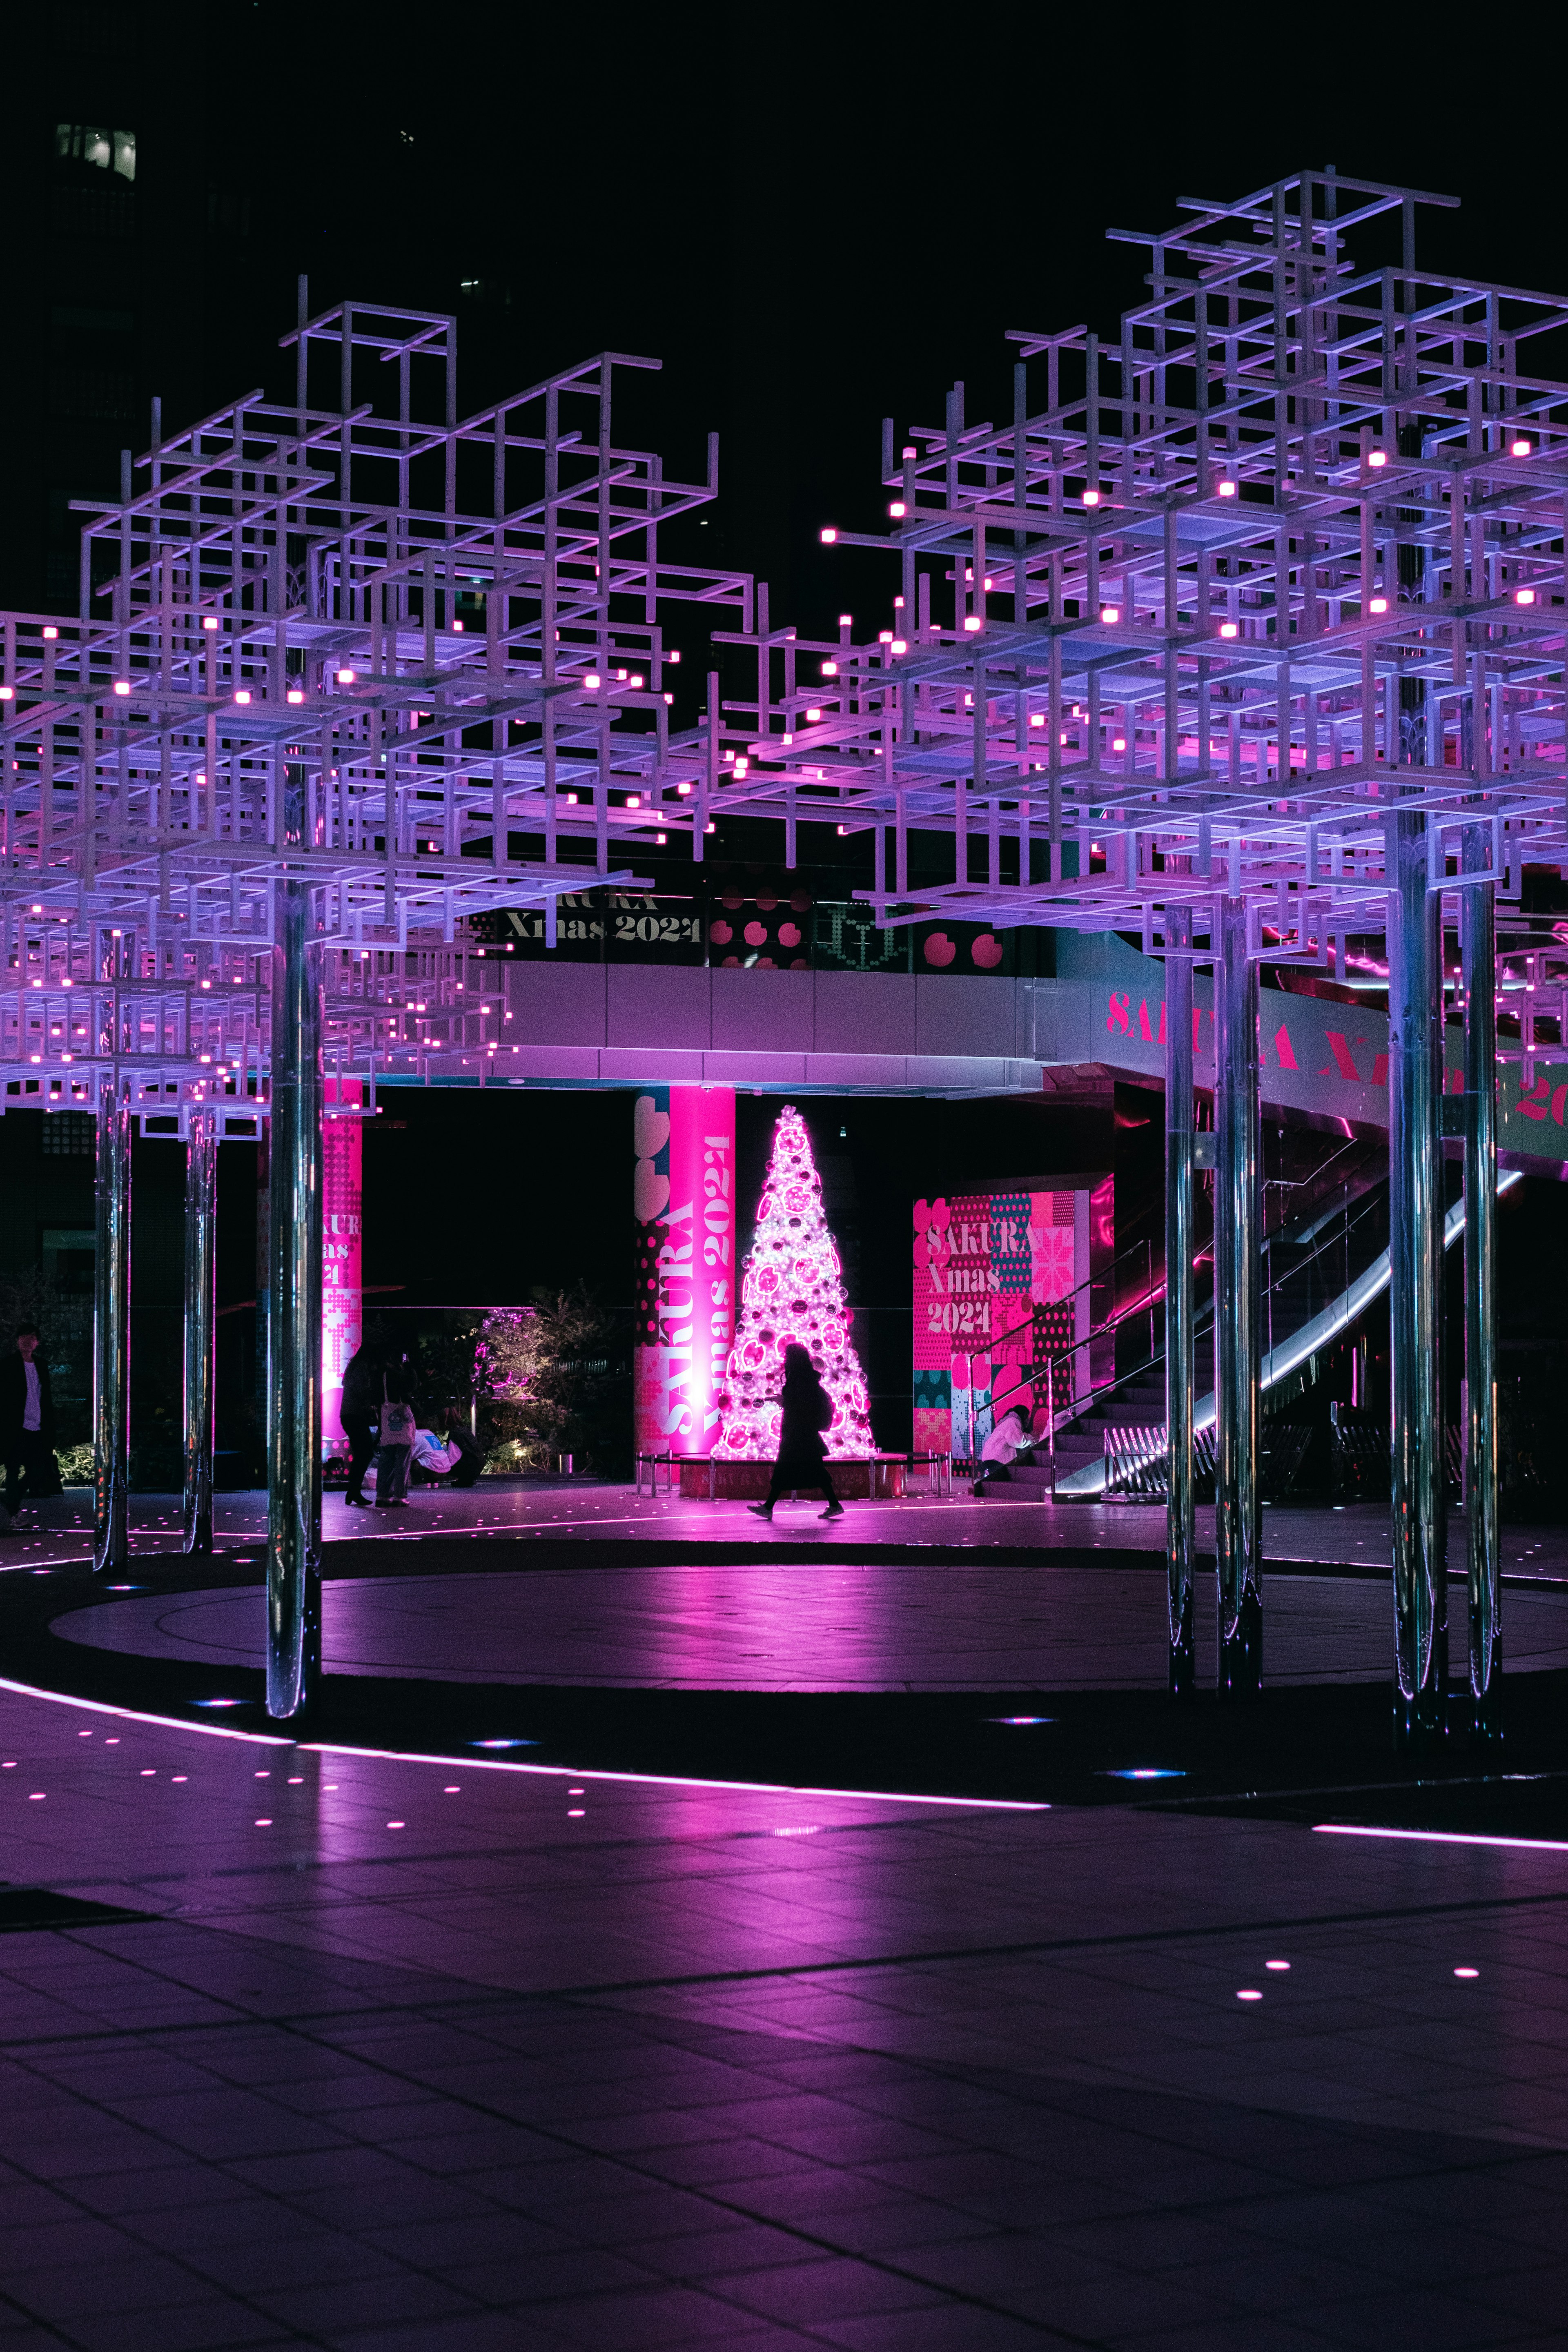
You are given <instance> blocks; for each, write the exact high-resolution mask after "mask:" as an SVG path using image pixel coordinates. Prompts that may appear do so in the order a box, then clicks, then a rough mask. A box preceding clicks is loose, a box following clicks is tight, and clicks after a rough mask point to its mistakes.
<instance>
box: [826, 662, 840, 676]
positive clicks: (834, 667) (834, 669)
mask: <svg viewBox="0 0 1568 2352" xmlns="http://www.w3.org/2000/svg"><path fill="white" fill-rule="evenodd" d="M822 675H823V677H837V675H838V664H837V662H824V663H823V665H822Z"/></svg>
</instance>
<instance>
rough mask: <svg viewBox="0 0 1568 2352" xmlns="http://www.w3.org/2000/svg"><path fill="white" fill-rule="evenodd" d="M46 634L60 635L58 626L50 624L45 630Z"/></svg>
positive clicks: (49, 635)
mask: <svg viewBox="0 0 1568 2352" xmlns="http://www.w3.org/2000/svg"><path fill="white" fill-rule="evenodd" d="M44 635H45V636H46V637H58V635H59V631H58V629H57V628H55V627H53V626H50V627H49V628H47V629H46V630H45V631H44Z"/></svg>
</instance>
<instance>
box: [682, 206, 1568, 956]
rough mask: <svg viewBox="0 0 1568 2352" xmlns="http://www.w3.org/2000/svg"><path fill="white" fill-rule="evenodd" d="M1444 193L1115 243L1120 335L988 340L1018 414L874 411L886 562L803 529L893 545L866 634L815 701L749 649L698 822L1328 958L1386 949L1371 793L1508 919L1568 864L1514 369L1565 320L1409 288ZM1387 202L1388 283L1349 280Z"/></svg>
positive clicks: (1470, 294) (1537, 474)
mask: <svg viewBox="0 0 1568 2352" xmlns="http://www.w3.org/2000/svg"><path fill="white" fill-rule="evenodd" d="M1453 201H1454V200H1452V199H1448V198H1445V197H1440V196H1428V195H1425V194H1417V193H1415V192H1412V191H1407V190H1403V189H1395V188H1389V187H1384V186H1380V185H1376V184H1371V183H1368V182H1364V181H1349V180H1344V179H1341V178H1339V177H1337V176H1336V175H1335V174H1334V173H1331V172H1323V173H1300V174H1298V175H1296V176H1294V177H1291V178H1289V179H1285V180H1281V181H1279V183H1277V184H1275V185H1274V186H1272V187H1268V188H1265V189H1262V190H1259V191H1258V192H1256V193H1255V194H1250V195H1248V196H1246V197H1243V198H1241V199H1240V200H1239V201H1237V202H1236V203H1234V204H1211V203H1207V202H1201V201H1198V200H1195V199H1194V200H1187V201H1185V202H1184V204H1183V206H1182V210H1183V213H1184V219H1183V220H1182V222H1181V223H1180V224H1179V225H1178V226H1176V227H1174V228H1173V229H1171V230H1168V231H1166V232H1164V233H1163V234H1161V235H1150V236H1132V235H1131V233H1126V235H1127V237H1128V241H1131V242H1134V243H1138V244H1142V245H1145V246H1146V247H1148V249H1149V255H1150V268H1149V274H1148V279H1147V283H1148V285H1149V288H1150V294H1149V299H1147V300H1145V301H1143V302H1142V303H1141V304H1139V305H1138V306H1137V307H1136V308H1135V309H1133V310H1129V311H1128V312H1126V313H1125V314H1124V316H1123V319H1122V322H1121V336H1120V339H1119V341H1116V342H1115V343H1108V342H1103V341H1100V339H1099V338H1098V337H1097V336H1095V335H1093V334H1091V333H1089V331H1087V330H1085V329H1084V328H1081V327H1079V328H1071V329H1068V330H1067V331H1063V332H1060V333H1056V334H1034V333H1026V332H1018V333H1016V335H1015V336H1014V338H1013V340H1014V341H1016V344H1017V346H1018V352H1019V356H1018V359H1017V362H1016V366H1015V370H1014V382H1015V411H1014V416H1013V419H1012V422H1011V423H1010V424H1006V425H994V424H982V425H967V424H966V423H965V419H964V414H963V386H962V384H960V385H957V386H955V387H954V389H953V392H952V394H951V395H950V397H949V399H948V403H947V414H946V416H945V418H944V420H943V423H942V425H941V427H940V428H939V427H936V426H934V425H933V426H918V425H917V426H911V427H910V428H909V429H908V431H907V433H906V435H905V436H904V437H903V438H902V439H900V436H898V435H897V434H896V432H895V430H894V425H893V421H892V420H891V419H889V420H888V421H887V423H886V425H885V426H884V452H883V486H884V488H885V489H886V491H887V493H888V494H889V496H888V509H889V524H890V529H889V533H888V535H887V536H886V537H885V538H874V537H870V536H868V535H866V534H863V533H857V532H853V531H849V530H840V529H837V528H836V527H834V526H832V525H829V526H827V527H826V528H825V529H824V530H823V531H822V534H821V535H822V538H823V540H824V541H825V542H827V543H830V544H831V543H837V544H839V545H854V546H857V547H879V548H883V549H885V550H887V551H889V552H891V553H892V554H893V555H894V556H895V558H896V559H897V561H898V562H899V565H900V576H899V583H898V586H899V593H897V595H896V596H895V599H894V605H893V610H892V611H891V613H890V614H889V616H888V619H889V625H888V626H886V627H884V628H882V629H880V630H879V632H878V633H877V636H876V639H875V641H874V642H873V641H869V640H867V641H863V642H859V643H856V642H853V641H852V637H851V632H850V630H849V628H848V627H847V626H846V629H845V631H844V639H845V641H844V643H843V645H842V646H837V647H831V648H828V649H827V650H826V657H825V658H824V659H823V661H822V662H821V664H820V677H819V679H818V680H817V681H814V683H813V688H812V690H811V693H810V696H809V698H806V697H803V696H801V695H799V694H793V693H791V692H790V691H789V690H788V687H787V685H786V690H785V693H784V698H783V699H782V700H776V699H773V698H772V697H771V695H770V693H769V692H768V689H767V687H766V683H765V679H764V677H763V670H764V668H765V666H766V664H767V663H768V662H769V661H770V660H771V658H772V656H771V655H770V654H768V653H766V652H765V651H764V650H763V637H762V635H760V634H759V635H756V636H755V637H753V639H752V640H751V642H753V643H755V644H756V645H757V646H758V652H759V683H758V691H757V702H756V704H755V705H754V706H752V707H750V708H747V707H744V706H742V708H743V709H746V715H747V716H751V715H752V713H753V711H754V714H755V716H756V719H757V725H756V728H755V730H754V733H753V736H752V740H750V741H749V742H748V744H747V745H746V747H745V751H744V753H743V755H742V758H734V759H731V757H730V755H728V754H726V756H725V762H724V765H725V770H726V779H725V782H726V789H725V791H724V794H723V805H724V806H725V807H727V808H728V807H732V806H737V805H740V804H742V803H743V804H745V805H746V806H748V807H749V808H750V809H752V811H756V812H761V811H764V810H772V811H773V813H774V814H780V815H783V816H784V818H785V821H786V822H787V821H788V817H789V815H790V814H791V813H792V812H793V809H794V808H795V806H798V805H800V796H801V795H803V794H809V795H810V796H811V798H812V799H813V800H814V801H816V802H823V801H828V802H832V803H837V809H836V814H837V816H838V820H839V822H840V823H841V824H845V823H847V824H855V825H875V826H876V827H877V828H878V830H879V841H878V865H877V875H878V884H877V887H876V888H875V889H874V890H873V891H871V892H869V893H867V894H864V895H867V896H868V897H870V898H872V900H873V901H874V903H875V904H876V906H877V907H878V908H879V915H880V916H881V917H882V919H889V920H897V919H899V917H900V910H901V908H904V907H906V906H907V905H908V903H909V900H910V869H909V855H908V847H909V836H910V833H911V832H926V833H931V832H937V833H941V834H943V835H947V836H948V837H949V838H950V839H951V841H952V858H951V865H950V867H949V872H950V877H951V878H949V879H947V880H946V881H944V882H942V883H940V884H939V885H938V886H936V887H931V885H930V883H929V882H928V880H927V878H926V877H925V875H924V874H923V873H922V874H921V876H920V877H919V878H918V884H917V887H918V896H919V901H920V904H921V908H922V909H932V908H941V909H942V910H943V911H946V912H949V913H952V915H954V916H958V917H968V918H971V919H976V920H982V921H984V922H986V923H991V924H1009V923H1017V922H1024V921H1027V922H1036V923H1044V924H1054V925H1059V926H1066V927H1069V928H1076V929H1105V928H1108V927H1111V926H1115V927H1118V928H1121V929H1131V930H1135V931H1140V932H1142V936H1143V938H1144V940H1145V942H1146V944H1149V945H1155V944H1158V943H1160V942H1162V941H1163V939H1164V936H1165V923H1164V918H1165V910H1166V908H1170V907H1173V906H1175V905H1179V904H1181V903H1183V902H1187V903H1190V904H1191V905H1192V906H1193V909H1194V916H1195V918H1196V920H1197V922H1198V925H1199V927H1200V929H1204V928H1206V925H1207V920H1208V909H1209V904H1210V901H1211V899H1212V896H1213V894H1214V893H1215V890H1216V889H1218V890H1221V891H1224V892H1226V893H1228V894H1230V895H1239V896H1244V897H1245V898H1247V901H1248V903H1249V906H1250V907H1251V908H1252V921H1253V940H1254V944H1255V946H1257V945H1260V944H1261V940H1262V930H1263V927H1264V926H1265V925H1267V927H1268V930H1269V932H1270V934H1271V940H1272V945H1271V958H1274V957H1277V956H1278V954H1279V953H1280V952H1284V953H1287V954H1290V953H1293V954H1295V955H1297V956H1299V957H1300V958H1302V959H1304V960H1310V961H1319V962H1323V961H1329V960H1330V959H1331V956H1332V953H1333V950H1332V946H1331V942H1333V941H1334V940H1336V939H1340V940H1342V937H1343V935H1344V934H1345V933H1346V932H1349V931H1354V932H1364V931H1376V930H1379V929H1382V927H1383V923H1384V902H1385V897H1386V893H1387V891H1388V888H1389V887H1390V883H1389V874H1390V869H1389V867H1388V866H1387V865H1386V863H1385V856H1384V852H1385V826H1386V822H1387V815H1388V811H1389V807H1390V803H1391V802H1394V801H1396V802H1397V804H1398V806H1399V808H1400V810H1401V812H1402V814H1405V815H1425V816H1426V817H1427V818H1428V819H1429V820H1431V822H1430V823H1429V824H1428V827H1427V833H1428V840H1429V859H1430V871H1431V877H1432V880H1433V882H1434V884H1436V883H1438V882H1439V881H1440V880H1441V879H1442V878H1444V877H1446V876H1447V873H1448V868H1449V867H1450V866H1455V867H1457V866H1458V862H1459V861H1458V847H1459V845H1458V839H1457V837H1456V835H1457V829H1458V827H1459V826H1460V825H1461V824H1463V825H1466V826H1473V825H1475V824H1477V823H1478V822H1479V823H1480V824H1483V825H1487V826H1489V829H1490V833H1491V842H1490V845H1489V849H1488V850H1487V852H1486V856H1485V860H1484V866H1485V872H1486V874H1487V876H1488V877H1495V878H1496V880H1497V882H1498V883H1499V885H1500V886H1501V895H1505V896H1506V895H1507V886H1508V884H1509V883H1510V881H1511V882H1513V884H1514V885H1515V895H1517V877H1518V873H1519V869H1520V866H1521V864H1522V862H1523V861H1524V860H1525V859H1526V858H1537V857H1557V856H1562V855H1563V851H1564V848H1565V846H1568V838H1565V831H1564V811H1563V779H1564V716H1563V635H1564V621H1565V610H1564V604H1563V530H1564V507H1565V499H1568V385H1564V384H1563V383H1558V382H1555V381H1552V380H1550V379H1548V378H1545V377H1543V376H1542V375H1540V374H1537V373H1531V370H1530V367H1529V362H1530V359H1531V352H1532V349H1533V348H1534V346H1535V344H1536V341H1537V339H1538V338H1539V337H1541V336H1542V335H1545V334H1551V333H1552V332H1553V331H1557V330H1560V329H1562V328H1563V326H1564V325H1565V324H1568V302H1565V301H1564V300H1563V299H1561V298H1557V297H1553V296H1550V295H1544V294H1536V293H1530V292H1526V291H1522V290H1521V289H1517V288H1513V287H1508V286H1502V285H1491V284H1483V283H1480V282H1479V281H1461V280H1456V279H1453V278H1447V277H1438V276H1436V275H1434V274H1433V273H1431V272H1430V271H1426V270H1424V269H1422V268H1419V267H1418V265H1417V262H1416V257H1415V223H1416V216H1417V210H1418V207H1419V206H1421V205H1448V204H1450V203H1452V202H1453ZM1389 214H1392V215H1395V216H1396V218H1397V220H1398V222H1399V225H1400V227H1401V229H1402V238H1401V244H1402V259H1401V262H1400V265H1399V266H1398V267H1396V268H1395V267H1380V268H1363V267H1360V266H1358V264H1357V262H1356V260H1355V257H1354V255H1353V252H1352V241H1353V238H1354V236H1355V232H1356V231H1357V230H1358V229H1359V228H1362V227H1363V225H1364V224H1366V223H1368V222H1370V221H1372V220H1373V219H1375V218H1377V216H1379V215H1389ZM1112 234H1113V235H1114V236H1122V235H1123V234H1124V233H1122V232H1120V231H1117V232H1113V233H1112ZM1042 378H1043V384H1042V382H1041V379H1042ZM1042 389H1043V391H1044V395H1045V404H1044V406H1043V407H1035V406H1032V405H1031V403H1032V400H1034V399H1037V398H1038V395H1039V393H1040V392H1041V390H1042ZM932 557H936V558H938V559H940V560H941V562H942V564H943V565H944V566H945V573H944V575H939V576H938V578H937V581H936V583H935V586H936V595H935V598H934V599H933V595H932V587H933V581H932V573H931V563H930V559H931V558H932ZM922 559H925V560H924V561H922ZM935 602H945V603H947V604H949V606H950V609H948V610H946V611H945V612H942V613H941V614H938V613H935V612H934V611H933V603H935ZM808 700H809V704H810V707H809V708H807V707H806V703H807V701H808ZM764 706H765V710H764ZM742 759H743V762H744V765H743V771H742ZM1395 771H1397V774H1395ZM732 775H733V776H735V779H736V780H735V781H734V782H730V778H731V776H732ZM813 813H814V814H820V813H821V812H820V810H819V809H814V811H813ZM1340 969H1341V970H1342V969H1343V967H1342V965H1341V967H1340ZM1546 977H1547V976H1546V975H1545V974H1544V973H1543V972H1542V971H1541V970H1539V969H1537V970H1534V971H1531V975H1530V982H1531V988H1532V990H1533V989H1534V988H1536V987H1537V986H1541V985H1543V984H1544V983H1545V980H1546Z"/></svg>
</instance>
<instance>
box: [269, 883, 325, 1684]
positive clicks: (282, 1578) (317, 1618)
mask: <svg viewBox="0 0 1568 2352" xmlns="http://www.w3.org/2000/svg"><path fill="white" fill-rule="evenodd" d="M276 887H277V892H278V911H277V928H276V932H275V944H274V947H273V950H272V991H271V993H272V1084H271V1102H272V1113H271V1130H272V1131H271V1135H270V1138H269V1139H268V1165H269V1172H270V1198H269V1205H268V1223H269V1228H270V1231H269V1236H268V1261H269V1264H268V1273H269V1280H268V1321H267V1332H268V1339H267V1486H268V1495H267V1710H268V1714H269V1715H273V1716H277V1717H280V1718H282V1717H298V1716H299V1715H300V1711H301V1710H302V1709H303V1708H304V1707H305V1706H308V1704H309V1702H310V1696H311V1695H312V1692H313V1690H314V1687H315V1683H316V1679H317V1676H318V1674H319V1671H320V1667H321V976H320V974H321V967H320V953H319V950H317V949H316V947H315V946H314V944H313V942H312V940H311V938H310V889H309V887H308V886H307V885H306V884H304V883H302V882H290V881H286V882H279V884H278V885H277V886H276Z"/></svg>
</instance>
